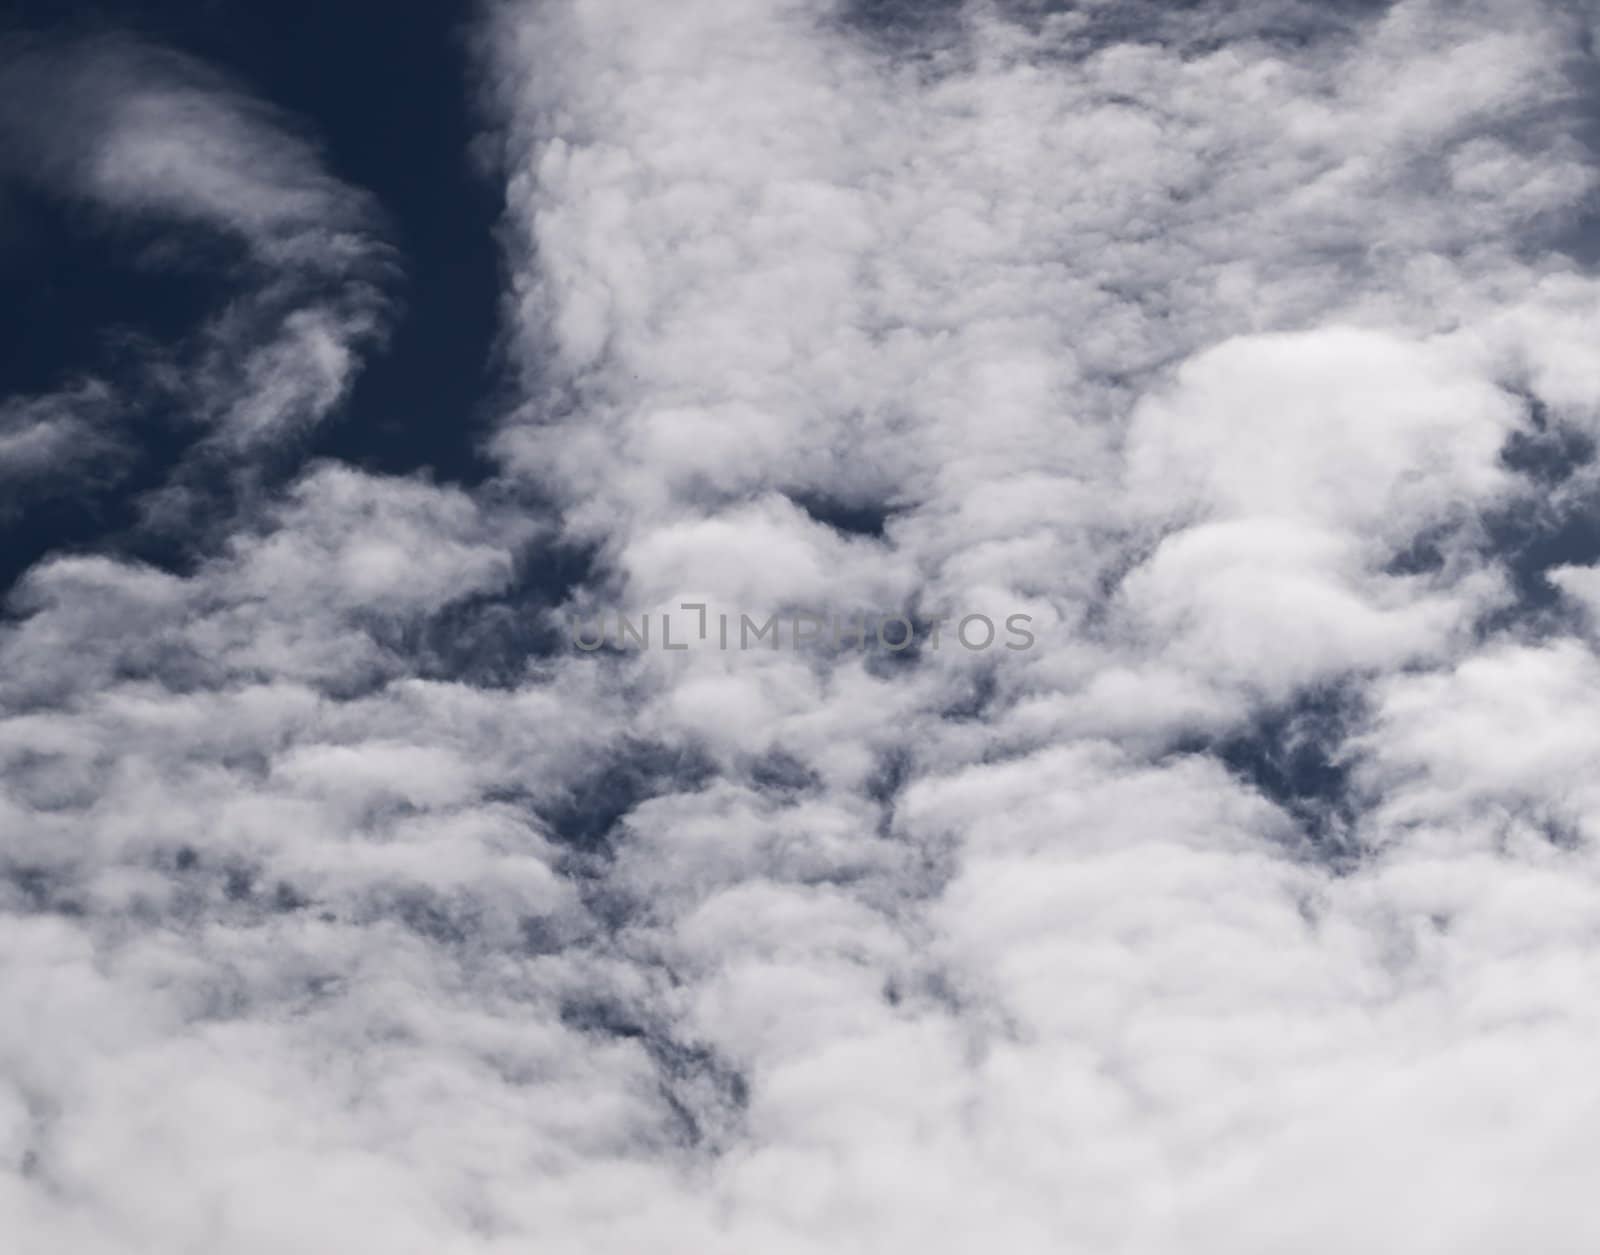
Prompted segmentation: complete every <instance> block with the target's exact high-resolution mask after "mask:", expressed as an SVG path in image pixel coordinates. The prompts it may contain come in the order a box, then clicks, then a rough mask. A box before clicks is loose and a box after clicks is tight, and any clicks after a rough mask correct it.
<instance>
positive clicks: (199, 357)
mask: <svg viewBox="0 0 1600 1255" xmlns="http://www.w3.org/2000/svg"><path fill="white" fill-rule="evenodd" d="M40 99H51V100H58V101H61V102H63V104H62V106H61V107H60V108H59V109H53V110H41V109H39V107H38V101H39V100H40ZM0 136H3V137H4V139H5V142H6V148H7V157H6V159H5V161H4V162H3V164H0V175H4V176H5V177H6V178H8V179H10V180H14V181H17V182H20V183H25V184H28V185H31V186H33V187H34V188H36V189H38V190H40V191H42V192H43V193H44V194H46V195H48V196H51V197H54V198H57V199H58V200H60V201H63V202H67V203H71V204H75V205H78V206H83V207H87V208H88V209H89V210H90V211H91V214H92V215H93V217H94V220H95V221H97V222H98V223H99V225H100V227H101V229H103V230H106V231H116V230H119V229H120V230H124V231H126V228H127V226H128V225H129V224H140V225H142V226H144V227H146V228H148V229H149V232H150V237H151V242H150V243H149V244H148V245H147V246H146V248H145V254H144V262H145V264H147V265H151V266H155V267H160V268H178V269H194V268H197V267H204V266H208V265H209V266H212V267H216V266H218V265H221V266H223V267H224V270H223V274H222V276H221V277H224V278H225V279H227V280H228V281H229V286H230V287H231V289H232V290H231V292H230V294H229V296H228V299H227V301H226V303H225V304H224V305H223V306H222V307H221V308H219V309H217V310H216V311H215V312H214V313H213V314H212V315H211V316H210V317H208V318H207V319H206V320H205V321H204V323H203V324H202V325H200V326H197V327H195V328H193V329H192V330H191V331H189V332H188V333H187V334H185V335H184V336H183V337H182V338H180V339H179V340H177V341H176V342H173V343H169V344H165V345H148V344H136V345H135V352H134V354H133V360H132V361H131V362H129V363H126V364H123V365H122V366H120V367H118V369H117V370H116V371H115V372H114V373H111V374H109V375H107V376H106V377H91V378H90V379H89V380H88V381H87V382H84V383H79V384H76V385H73V386H72V387H71V388H69V389H67V390H65V391H62V392H60V393H57V394H52V395H47V396H42V397H39V398H35V399H34V400H33V401H31V402H29V403H28V404H29V406H30V408H31V410H32V412H33V413H34V414H35V415H36V416H37V417H36V418H35V419H34V421H33V426H34V427H35V429H36V435H35V437H33V438H32V439H31V440H30V453H29V460H28V461H27V463H26V465H27V466H30V467H32V468H33V469H32V470H30V472H29V474H30V475H34V476H37V475H43V474H44V473H45V472H46V470H49V471H50V472H52V473H54V472H56V471H62V470H70V469H71V463H73V462H76V461H79V460H81V459H82V457H83V456H84V455H85V453H86V452H87V450H88V449H90V448H92V447H95V446H100V447H107V446H116V445H121V446H122V447H123V448H124V449H125V450H127V451H126V452H124V453H123V457H124V458H125V459H126V458H128V457H131V456H132V454H133V450H132V448H131V446H136V445H137V444H139V443H140V441H141V440H142V439H143V438H144V437H143V436H142V434H136V429H137V428H138V427H139V425H140V424H152V423H154V424H157V425H159V423H160V422H166V423H169V424H170V423H171V420H170V418H159V416H162V415H166V416H170V415H174V414H175V415H179V416H181V418H180V420H179V421H178V422H177V424H176V426H177V428H178V432H179V435H180V438H181V439H183V440H184V441H185V442H186V443H190V444H197V445H198V448H195V449H193V450H192V452H191V457H193V458H197V459H199V460H201V461H204V462H205V463H206V469H205V471H204V473H203V474H196V473H190V474H188V475H187V476H181V475H180V477H179V478H180V481H183V482H179V483H176V484H173V485H169V487H168V491H167V494H166V499H165V503H164V505H163V507H162V508H163V509H164V510H165V511H166V512H168V513H172V512H173V511H174V508H175V503H177V502H178V501H180V500H181V499H184V498H192V497H193V496H195V495H196V494H200V493H202V492H203V490H202V489H201V488H200V487H199V481H200V480H202V479H204V478H208V477H209V478H212V479H215V478H217V476H218V471H219V469H222V473H223V477H226V476H227V475H228V474H229V473H230V472H231V473H233V474H235V475H236V474H237V473H238V468H239V466H240V463H241V461H242V460H244V459H247V458H253V457H255V456H257V455H258V454H259V452H260V451H261V450H262V449H263V448H265V447H270V446H272V445H274V444H281V443H282V442H283V441H285V440H286V439H292V438H293V437H295V436H297V435H298V434H300V433H301V432H303V431H304V430H305V429H307V428H308V427H310V426H312V425H314V424H315V423H317V422H318V421H320V420H321V419H322V418H324V417H325V416H327V415H328V414H329V413H331V412H332V411H333V410H334V409H335V408H336V406H337V405H338V403H339V402H340V401H342V400H343V398H344V396H345V395H346V393H347V392H348V390H349V388H350V386H351V383H352V381H353V379H354V377H355V374H356V372H357V371H358V369H359V366H360V362H361V359H362V356H363V354H365V353H367V352H370V351H372V350H373V349H376V348H378V347H380V346H381V344H382V343H383V340H384V336H385V332H386V326H387V323H388V320H389V316H390V313H391V310H392V298H391V294H390V292H389V290H388V289H389V288H390V287H392V280H393V277H394V261H393V258H392V255H391V250H390V249H389V247H388V246H387V245H386V244H385V243H384V241H383V238H382V229H381V219H380V215H379V214H378V212H377V209H376V207H375V206H374V205H373V204H372V202H371V201H370V199H369V198H368V197H367V196H366V195H365V194H364V193H362V192H360V191H359V190H357V189H355V188H352V187H350V186H348V185H346V184H343V183H341V182H340V181H339V180H338V179H336V178H334V177H333V176H332V175H331V174H329V173H328V172H327V171H326V170H325V168H324V167H323V164H322V161H321V159H320V156H319V154H318V152H317V150H316V148H315V146H314V145H313V144H312V143H311V142H310V141H309V140H308V139H306V138H304V137H303V136H302V135H300V134H298V133H297V131H296V129H295V128H294V127H293V126H292V124H291V123H290V121H289V120H288V119H286V118H284V117H283V116H281V115H280V114H278V113H277V112H276V111H275V110H273V109H272V108H270V107H268V106H267V105H265V104H264V103H262V102H260V101H258V100H256V99H254V98H252V97H251V96H249V95H247V94H246V93H245V92H243V91H242V90H241V89H239V88H238V87H237V86H235V85H234V84H231V83H229V82H228V81H226V80H225V79H223V78H222V77H221V76H219V75H217V74H216V73H215V72H213V71H211V70H210V69H208V68H207V67H205V66H203V65H200V64H199V63H197V62H195V61H193V60H191V59H189V58H186V57H183V56H181V55H179V54H177V53H173V52H170V51H167V50H164V49H160V48H156V47H153V46H150V45H147V44H144V43H140V42H138V41H135V40H132V39H129V38H124V37H98V38H85V39H81V40H79V41H77V42H49V41H45V40H38V39H34V40H28V39H24V38H22V37H13V38H12V39H10V40H9V41H8V42H7V44H6V45H5V46H4V47H3V48H0ZM86 393H87V394H89V395H92V396H94V397H95V398H96V399H97V402H98V403H97V405H96V406H95V407H94V413H93V414H92V415H91V414H89V413H88V412H86V410H85V409H84V407H83V406H82V404H81V403H80V402H81V401H82V399H83V397H84V395H85V394H86ZM46 415H54V416H55V417H54V419H52V420H50V421H49V422H48V424H47V422H46ZM86 423H87V424H90V426H91V427H92V431H91V430H89V428H86V427H85V424H86ZM47 425H48V427H49V431H48V432H47V431H46V426H47ZM85 436H87V437H88V438H87V439H85V438H83V437H85ZM46 446H48V447H49V448H51V449H55V450H57V451H58V453H57V454H56V456H54V457H52V458H51V459H50V465H49V466H48V467H46V466H45V464H44V462H43V461H41V458H42V457H43V454H42V450H43V449H44V448H45V447H46ZM9 461H10V465H11V468H12V472H11V473H12V474H14V475H20V473H21V467H22V465H24V463H22V461H21V459H20V458H14V459H9ZM229 464H231V466H230V465H229ZM158 513H159V511H158Z"/></svg>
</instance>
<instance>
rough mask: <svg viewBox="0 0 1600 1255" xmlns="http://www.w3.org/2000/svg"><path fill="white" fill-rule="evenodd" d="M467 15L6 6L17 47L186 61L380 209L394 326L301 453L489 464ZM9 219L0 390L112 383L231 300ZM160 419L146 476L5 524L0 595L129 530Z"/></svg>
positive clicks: (37, 217) (1, 296) (154, 477)
mask: <svg viewBox="0 0 1600 1255" xmlns="http://www.w3.org/2000/svg"><path fill="white" fill-rule="evenodd" d="M466 13H467V9H466V7H465V6H462V5H459V4H455V3H445V2H442V0H416V2H412V3H400V4H390V5H376V4H373V3H371V2H370V0H273V3H271V4H263V3H260V0H120V2H119V3H115V4H108V3H98V4H97V3H74V0H7V2H6V3H3V4H0V29H3V30H4V33H5V37H6V38H8V39H11V40H16V39H19V38H20V39H27V38H30V37H36V36H39V35H45V36H72V35H77V34H95V33H100V32H122V33H127V34H132V35H134V36H137V37H141V38H143V39H146V40H148V41H149V42H151V43H153V44H157V45H161V46H166V47H170V48H175V49H178V50H180V51H182V52H184V53H187V54H189V55H190V56H192V57H194V58H196V59H198V60H200V61H202V62H204V63H206V64H208V65H210V66H212V67H214V68H216V69H218V70H220V71H222V72H223V73H225V74H227V75H229V76H231V77H232V78H233V79H234V80H235V81H236V83H237V85H238V86H239V87H241V88H242V89H243V90H245V91H247V92H249V93H251V94H253V95H255V96H257V97H259V98H261V99H263V100H265V101H268V102H270V103H271V104H272V105H273V106H275V107H277V108H279V109H282V110H284V111H286V112H287V113H288V114H289V115H291V116H292V117H293V118H294V119H296V120H297V121H299V122H300V123H301V124H303V125H304V126H305V128H306V129H307V131H308V132H309V133H310V134H311V135H312V136H313V137H314V138H316V139H317V140H318V141H319V142H320V144H321V146H322V148H323V152H324V156H325V158H326V163H327V165H328V167H329V169H330V170H331V171H332V172H333V173H334V174H335V175H337V176H338V177H340V178H341V179H343V180H344V181H346V182H348V183H350V184H351V185H353V186H355V187H359V188H363V189H365V190H367V191H368V192H370V193H371V194H372V195H373V196H374V197H376V198H377V200H378V201H379V203H380V204H381V206H382V209H383V211H384V213H385V214H386V216H387V220H388V222H387V225H388V230H389V234H390V237H391V239H392V241H393V242H394V244H395V245H396V246H397V247H398V249H399V250H400V254H401V258H402V264H403V268H404V276H405V278H404V284H403V286H402V288H401V290H400V291H401V298H402V308H401V315H400V317H399V319H398V321H397V323H396V326H395V330H394V334H393V337H392V340H391V343H390V346H389V348H388V350H387V351H386V352H385V353H383V354H382V355H381V356H379V357H377V358H376V359H374V360H372V361H370V362H369V364H368V366H367V368H366V369H365V370H364V371H363V372H362V374H361V375H360V377H359V380H358V382H357V385H356V388H355V392H354V394H353V396H352V397H351V399H350V401H349V403H348V405H347V406H346V407H345V409H344V410H343V411H342V412H341V413H340V414H339V415H338V416H336V417H335V418H334V419H332V420H330V421H329V422H327V423H326V424H324V426H323V428H322V429H321V430H320V431H319V432H318V433H317V434H316V435H315V436H314V437H313V439H312V441H311V443H310V445H309V446H308V447H306V448H304V449H301V450H299V451H298V452H299V454H301V455H303V456H329V457H337V458H340V459H343V460H346V461H350V462H353V463H357V464H359V465H362V466H365V467H368V468H370V469H374V470H379V471H387V472H401V473H403V472H408V471H413V470H417V469H421V468H429V469H431V471H432V472H433V473H434V474H435V475H436V476H437V477H439V478H441V479H448V480H453V481H466V482H471V481H473V480H475V479H477V478H478V477H480V476H481V475H482V474H483V473H484V471H485V469H486V468H485V466H484V464H483V463H482V461H481V460H480V459H479V458H478V456H477V455H476V452H475V445H476V441H477V438H478V437H479V436H480V435H481V433H482V431H483V429H484V423H485V420H486V419H487V417H488V415H487V407H488V406H489V405H490V404H492V397H493V395H494V387H493V383H494V376H493V369H492V359H493V350H494V337H495V329H496V325H497V306H496V301H497V294H498V292H499V290H500V287H499V283H498V273H497V268H498V264H499V263H498V254H497V250H496V245H495V239H494V226H495V223H496V221H497V218H498V205H499V199H498V193H497V191H496V189H495V187H494V186H493V184H492V182H490V181H487V180H483V179H480V178H478V177H477V176H476V174H475V172H474V171H473V170H472V168H471V166H470V160H471V158H470V152H471V143H472V140H473V137H474V135H475V134H476V132H477V127H476V125H475V118H474V110H473V103H472V101H470V100H469V99H468V98H467V94H466V83H467V82H468V81H469V79H468V76H467V74H466V73H465V61H466V58H467V55H468V52H467V48H466V44H465V42H464V39H463V38H462V27H461V22H462V19H463V17H464V16H465V15H466ZM41 107H46V108H47V107H49V102H41ZM0 206H3V209H4V212H3V213H0V221H3V222H4V224H5V225H4V228H3V229H0V396H11V395H16V394H19V393H28V392H36V391H44V390H48V389H51V388H53V387H56V386H59V385H60V384H61V383H63V382H65V381H67V380H70V379H71V378H72V376H73V375H74V374H75V373H78V372H82V371H89V370H93V371H96V372H99V373H107V374H110V375H112V376H115V375H116V371H117V365H116V364H117V362H118V358H119V355H121V354H125V353H126V352H127V351H128V350H127V348H126V346H127V345H128V344H129V343H130V341H133V340H136V339H137V338H139V337H149V338H151V339H153V340H156V341H158V342H170V341H171V340H172V339H173V338H174V337H175V336H177V335H180V334H181V333H182V332H184V331H185V330H189V329H192V328H193V327H194V326H195V325H196V324H197V322H198V321H199V320H200V319H202V318H203V317H204V316H205V315H206V313H207V312H208V311H210V310H212V309H214V308H215V306H216V303H217V302H218V300H219V299H220V298H222V296H223V295H224V293H225V288H224V287H223V286H222V285H221V284H219V282H218V281H217V280H216V278H215V277H214V274H215V271H214V269H213V268H211V267H209V266H207V265H204V264H198V265H195V266H193V267H192V268H191V267H184V268H182V269H177V270H175V269H173V268H171V266H170V265H166V266H162V267H160V268H157V267H151V266H149V265H146V264H141V263H140V261H139V258H140V257H141V256H142V255H143V250H141V249H140V248H139V247H137V245H138V244H140V243H142V242H143V241H139V240H130V239H129V238H128V236H127V234H126V231H127V228H124V227H118V228H115V232H116V233H115V234H111V233H108V228H107V227H106V225H105V224H104V223H103V222H96V221H94V220H93V219H92V218H90V217H89V216H88V215H87V214H85V213H84V212H83V211H81V210H75V209H74V208H73V207H72V206H70V205H67V204H64V203H59V202H56V201H54V200H53V199H51V198H49V197H48V196H46V195H45V194H43V193H40V192H39V191H37V190H36V189H29V188H25V187H22V186H19V185H16V184H15V183H7V184H0ZM130 245H133V246H132V247H130ZM184 247H185V249H187V248H189V247H190V242H189V241H187V240H186V241H185V242H184ZM193 247H195V248H202V247H206V245H204V243H203V242H202V241H199V240H196V241H195V242H194V245H193ZM179 256H180V257H181V256H182V252H181V251H180V253H179ZM156 422H157V426H156V427H152V429H151V430H150V431H148V432H143V433H141V438H140V439H139V441H138V443H139V444H140V446H141V447H142V449H143V450H144V453H143V458H144V461H143V463H142V464H140V465H137V466H135V467H132V468H129V471H130V473H128V474H127V475H126V476H125V477H124V478H122V479H121V480H120V481H119V482H118V483H117V484H116V485H115V486H114V487H106V488H102V489H100V490H98V491H91V490H87V489H84V488H83V487H81V486H79V487H75V488H74V489H73V490H72V491H73V494H74V495H72V496H70V497H63V496H57V497H55V498H46V499H42V500H37V501H33V502H30V503H27V504H26V506H25V508H24V510H23V511H22V513H21V515H20V517H19V516H17V515H15V514H13V515H12V516H11V517H10V518H4V515H5V514H6V512H5V511H0V520H3V521H0V527H3V528H4V529H5V530H4V532H3V534H0V587H6V586H9V584H10V583H11V582H12V581H13V580H14V579H15V577H16V576H17V575H18V574H19V573H20V572H21V571H22V570H23V569H25V568H26V567H27V566H28V565H29V564H31V563H32V562H33V561H34V560H36V559H37V558H38V557H39V556H40V555H42V554H43V553H45V552H46V551H48V550H51V549H56V548H60V547H62V546H64V545H65V546H74V545H83V544H87V543H97V542H100V541H103V540H105V539H106V538H108V537H112V536H115V535H116V534H117V533H118V532H119V531H121V530H122V529H125V528H126V527H127V526H128V524H129V523H130V522H131V521H132V518H133V509H132V507H133V502H134V500H135V499H136V497H137V495H138V494H139V492H140V491H141V490H143V489H145V488H147V487H149V486H151V485H153V484H155V483H157V482H159V481H160V479H161V477H162V473H163V471H164V470H166V469H167V468H168V466H169V465H170V463H171V462H172V461H173V460H175V458H176V457H177V455H178V454H179V453H180V452H181V445H180V444H179V442H178V440H177V438H176V437H175V436H173V435H172V434H171V432H170V431H168V430H161V429H158V427H159V416H157V420H156Z"/></svg>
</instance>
